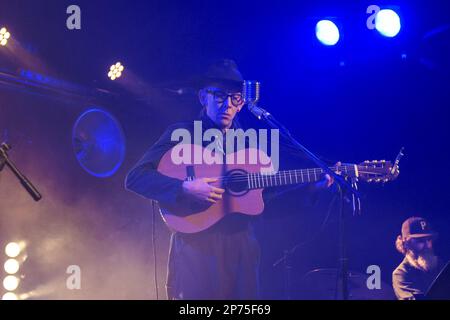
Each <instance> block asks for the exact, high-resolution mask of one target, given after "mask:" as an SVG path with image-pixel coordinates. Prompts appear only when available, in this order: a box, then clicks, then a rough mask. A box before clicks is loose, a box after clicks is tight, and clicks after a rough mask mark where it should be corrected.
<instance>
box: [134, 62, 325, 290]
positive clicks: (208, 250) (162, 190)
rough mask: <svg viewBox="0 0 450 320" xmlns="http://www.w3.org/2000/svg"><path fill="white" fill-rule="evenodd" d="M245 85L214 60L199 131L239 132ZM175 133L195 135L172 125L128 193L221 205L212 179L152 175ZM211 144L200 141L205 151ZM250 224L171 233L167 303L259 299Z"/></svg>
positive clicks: (240, 221) (205, 81) (232, 220)
mask: <svg viewBox="0 0 450 320" xmlns="http://www.w3.org/2000/svg"><path fill="white" fill-rule="evenodd" d="M243 81H244V79H243V77H242V75H241V73H240V72H239V70H238V69H237V66H236V64H235V63H234V61H232V60H221V61H218V62H217V63H215V64H213V65H211V66H210V68H209V69H208V71H207V73H206V74H205V75H204V76H203V77H201V79H200V80H199V79H197V80H196V84H197V88H198V89H199V91H198V98H199V102H200V104H201V105H202V106H203V109H202V112H201V115H200V117H199V119H197V120H201V121H202V130H207V129H210V128H216V129H219V130H221V131H222V132H223V133H224V135H223V136H224V137H225V136H226V130H227V129H230V128H232V129H235V128H239V123H238V122H237V121H236V115H237V114H238V113H239V112H240V111H241V109H242V107H243V105H244V100H243V97H242V83H243ZM179 128H183V129H187V130H189V131H190V132H191V133H193V132H194V124H193V122H183V123H177V124H175V125H172V126H170V127H169V128H168V129H167V130H166V131H165V133H164V134H163V135H162V136H161V138H160V139H159V140H158V141H157V142H156V143H155V144H154V145H153V146H152V147H151V148H150V149H149V150H148V151H147V152H146V153H145V155H144V157H143V158H142V159H141V160H140V161H139V162H138V163H137V164H136V166H135V167H134V168H133V169H132V170H131V171H130V172H129V174H128V175H127V178H126V188H127V189H128V190H131V191H133V192H136V193H137V194H140V195H142V196H144V197H146V198H149V199H153V200H156V201H158V202H160V203H165V204H172V203H175V202H176V201H177V200H179V198H180V197H188V198H190V199H192V200H195V201H202V202H206V203H215V202H217V201H220V200H221V198H222V194H223V193H224V192H225V190H224V189H222V188H216V187H213V186H212V185H211V184H210V183H211V182H214V181H216V180H215V179H212V178H202V179H194V180H193V181H181V180H178V179H175V178H171V177H168V176H164V175H162V174H161V173H159V172H158V171H157V170H156V169H157V167H158V163H159V161H160V159H161V158H162V156H163V155H164V154H165V153H166V152H167V151H168V150H170V149H171V148H172V147H174V146H175V145H176V144H177V143H178V142H177V141H171V134H172V132H173V131H174V130H175V129H179ZM209 143H210V142H207V143H206V144H205V142H204V146H206V145H207V144H209ZM222 146H223V147H225V146H226V144H225V143H222ZM225 149H226V148H225ZM224 152H225V153H226V150H224ZM324 180H326V181H324ZM324 180H323V181H321V182H319V183H317V186H318V188H326V187H328V186H329V185H330V184H331V183H332V181H331V180H330V178H329V177H325V179H324ZM250 220H251V217H250V216H248V215H242V214H232V215H226V216H225V217H224V218H223V219H222V220H220V221H219V222H218V223H217V224H215V225H214V226H212V227H210V228H209V229H207V230H204V231H201V232H198V233H194V234H184V233H179V232H174V233H172V237H171V244H170V252H169V261H168V274H167V284H166V289H167V296H168V298H169V299H256V298H258V283H259V279H258V270H259V255H260V248H259V244H258V242H257V241H256V240H255V237H254V235H253V232H252V228H251V225H250Z"/></svg>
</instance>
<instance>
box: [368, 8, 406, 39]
mask: <svg viewBox="0 0 450 320" xmlns="http://www.w3.org/2000/svg"><path fill="white" fill-rule="evenodd" d="M401 27H402V26H401V23H400V17H399V16H398V14H397V13H396V12H395V11H394V10H391V9H383V10H380V11H379V12H378V13H377V15H376V17H375V28H376V29H377V30H378V32H380V33H381V34H382V35H383V36H385V37H390V38H392V37H395V36H396V35H397V34H398V33H399V32H400V29H401Z"/></svg>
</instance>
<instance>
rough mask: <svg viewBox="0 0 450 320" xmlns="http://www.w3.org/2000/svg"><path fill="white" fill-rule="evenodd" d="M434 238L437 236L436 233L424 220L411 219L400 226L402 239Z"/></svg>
mask: <svg viewBox="0 0 450 320" xmlns="http://www.w3.org/2000/svg"><path fill="white" fill-rule="evenodd" d="M435 236H437V233H436V232H435V231H434V230H433V229H432V228H431V225H430V224H429V223H428V221H427V220H425V219H424V218H421V217H411V218H408V219H406V220H405V222H403V224H402V237H403V238H404V239H409V238H422V237H435Z"/></svg>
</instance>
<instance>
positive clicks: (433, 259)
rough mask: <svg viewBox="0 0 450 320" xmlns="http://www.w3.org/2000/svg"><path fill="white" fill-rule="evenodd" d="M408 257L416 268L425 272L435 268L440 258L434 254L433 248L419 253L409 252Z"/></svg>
mask: <svg viewBox="0 0 450 320" xmlns="http://www.w3.org/2000/svg"><path fill="white" fill-rule="evenodd" d="M406 258H407V259H408V261H409V263H410V264H411V265H412V266H413V267H414V268H416V269H419V270H421V271H425V272H429V271H431V270H433V269H435V268H436V266H437V264H438V258H437V256H435V255H434V252H433V251H432V250H431V251H424V252H421V253H418V254H413V253H412V252H408V254H407V255H406Z"/></svg>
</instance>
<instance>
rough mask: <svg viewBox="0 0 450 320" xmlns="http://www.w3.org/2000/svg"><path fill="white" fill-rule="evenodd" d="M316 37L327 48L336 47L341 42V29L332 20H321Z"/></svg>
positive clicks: (317, 26)
mask: <svg viewBox="0 0 450 320" xmlns="http://www.w3.org/2000/svg"><path fill="white" fill-rule="evenodd" d="M316 37H317V39H319V41H320V42H322V43H323V44H324V45H326V46H334V45H335V44H336V43H337V42H338V41H339V29H338V27H337V26H336V24H335V23H334V22H332V21H330V20H321V21H319V22H318V23H317V25H316Z"/></svg>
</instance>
